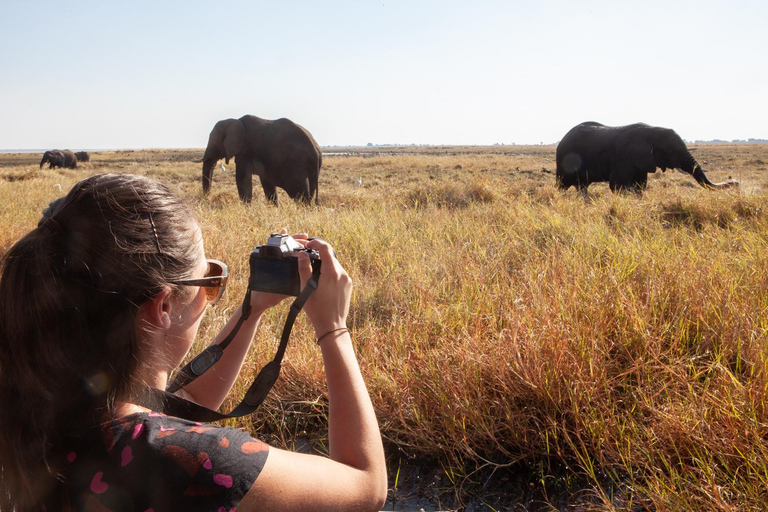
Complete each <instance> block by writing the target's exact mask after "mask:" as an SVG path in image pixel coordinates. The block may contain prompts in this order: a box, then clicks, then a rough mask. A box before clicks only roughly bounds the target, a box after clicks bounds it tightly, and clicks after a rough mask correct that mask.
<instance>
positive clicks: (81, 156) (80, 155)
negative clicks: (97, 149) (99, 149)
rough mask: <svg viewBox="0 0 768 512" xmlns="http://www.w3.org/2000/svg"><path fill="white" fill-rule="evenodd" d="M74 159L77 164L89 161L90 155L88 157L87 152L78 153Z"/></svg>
mask: <svg viewBox="0 0 768 512" xmlns="http://www.w3.org/2000/svg"><path fill="white" fill-rule="evenodd" d="M75 158H77V161H78V162H90V161H91V155H89V154H88V152H87V151H78V152H77V153H75Z"/></svg>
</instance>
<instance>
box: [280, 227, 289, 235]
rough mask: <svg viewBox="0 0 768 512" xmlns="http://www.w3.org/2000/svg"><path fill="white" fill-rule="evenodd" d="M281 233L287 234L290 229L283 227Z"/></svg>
mask: <svg viewBox="0 0 768 512" xmlns="http://www.w3.org/2000/svg"><path fill="white" fill-rule="evenodd" d="M280 234H281V235H287V234H288V230H287V229H285V228H281V229H280Z"/></svg>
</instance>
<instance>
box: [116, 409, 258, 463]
mask: <svg viewBox="0 0 768 512" xmlns="http://www.w3.org/2000/svg"><path fill="white" fill-rule="evenodd" d="M110 430H111V431H112V433H113V437H114V442H113V443H108V444H112V445H113V446H114V445H115V444H124V443H125V442H126V441H128V442H141V443H143V444H147V445H150V446H156V447H157V448H158V449H161V450H162V449H164V448H166V447H168V446H186V447H188V448H194V447H196V448H197V449H200V450H202V449H205V450H206V453H209V454H210V453H215V454H218V455H223V456H227V455H230V456H235V455H254V454H258V453H261V452H265V453H266V452H267V451H269V446H268V445H267V444H266V443H264V442H262V441H259V440H258V439H254V438H253V437H251V435H250V434H248V433H247V432H246V431H245V430H243V429H239V428H233V427H228V426H221V425H214V424H210V423H199V422H195V421H190V420H186V419H184V418H178V417H175V416H168V415H165V414H162V413H157V412H149V413H137V414H132V415H130V416H126V417H123V418H119V419H117V420H115V421H113V422H112V424H111V425H110ZM119 441H122V442H119Z"/></svg>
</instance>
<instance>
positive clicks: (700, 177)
mask: <svg viewBox="0 0 768 512" xmlns="http://www.w3.org/2000/svg"><path fill="white" fill-rule="evenodd" d="M555 159H556V162H557V172H556V176H557V185H558V187H559V188H561V189H563V190H566V189H568V188H569V187H570V186H572V185H573V186H575V187H576V189H577V190H578V191H579V192H580V193H582V194H583V195H586V193H587V187H588V186H589V184H590V183H595V182H599V181H607V182H608V184H609V186H610V188H611V190H613V191H618V190H631V191H634V192H637V193H642V190H643V189H645V187H646V184H647V183H648V173H651V172H656V168H657V167H658V168H660V169H661V170H662V171H666V170H667V169H677V170H678V171H681V172H685V173H688V174H691V175H693V178H694V179H695V180H696V181H697V182H698V183H699V184H700V185H701V186H703V187H706V188H715V187H729V186H734V185H738V182H737V181H736V180H732V179H729V180H728V181H726V182H723V183H712V182H711V181H709V180H708V179H707V176H706V175H705V174H704V170H703V169H702V168H701V166H700V165H699V164H698V163H697V162H696V160H695V159H694V158H693V156H691V153H690V152H689V151H688V148H687V147H686V145H685V142H683V139H681V138H680V136H679V135H678V134H677V133H675V131H674V130H670V129H669V128H659V127H656V126H649V125H647V124H643V123H637V124H631V125H628V126H605V125H602V124H600V123H594V122H588V123H582V124H580V125H578V126H575V127H574V128H572V129H571V130H570V131H569V132H568V133H567V134H565V137H563V140H561V141H560V143H559V144H558V145H557V152H556V156H555Z"/></svg>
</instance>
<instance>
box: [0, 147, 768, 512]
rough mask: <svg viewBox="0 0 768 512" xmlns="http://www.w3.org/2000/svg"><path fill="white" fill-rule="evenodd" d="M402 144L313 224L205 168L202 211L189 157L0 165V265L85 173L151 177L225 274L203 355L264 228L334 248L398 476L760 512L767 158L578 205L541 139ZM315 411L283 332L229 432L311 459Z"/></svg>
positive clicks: (767, 154)
mask: <svg viewBox="0 0 768 512" xmlns="http://www.w3.org/2000/svg"><path fill="white" fill-rule="evenodd" d="M412 149H413V148H396V149H393V150H392V151H391V152H389V153H387V154H368V155H349V156H326V157H325V158H324V167H323V170H322V172H321V179H320V200H321V203H322V204H321V206H320V207H310V208H306V207H301V206H299V205H296V204H294V203H292V202H291V201H290V200H288V198H287V197H286V196H285V195H284V194H282V192H281V194H282V195H281V197H280V199H281V201H282V204H281V206H280V207H279V208H274V207H272V206H269V205H268V204H267V203H266V202H265V201H264V200H263V195H262V194H261V191H260V190H259V187H258V184H256V188H255V190H254V198H255V200H254V203H253V204H252V205H250V206H243V205H241V204H240V203H239V201H238V200H237V193H236V190H235V185H234V178H233V175H232V169H230V170H228V171H227V172H226V173H224V172H221V171H220V170H219V169H216V171H215V173H214V184H213V188H212V191H211V193H210V194H209V195H208V196H203V195H202V193H201V191H200V164H193V163H191V162H190V161H189V160H191V158H192V157H193V156H199V155H197V154H196V153H194V152H184V151H155V152H113V153H107V152H105V153H96V154H94V155H92V162H91V163H90V164H86V165H84V166H83V168H82V169H80V170H59V169H57V170H37V163H36V162H34V159H31V160H30V162H31V163H25V162H26V161H25V160H24V157H23V156H4V157H0V166H2V167H0V226H2V229H0V251H2V252H4V251H6V250H7V248H8V247H9V246H10V245H11V244H12V243H13V242H14V241H15V240H16V239H17V238H18V237H19V236H20V235H21V234H23V233H24V232H26V231H27V230H29V229H31V228H32V227H34V226H35V224H36V222H37V220H38V219H39V214H40V211H41V210H42V208H43V207H44V206H45V205H47V203H48V202H49V201H50V200H52V199H54V198H55V197H58V196H59V195H61V194H63V193H64V192H66V191H67V190H68V189H69V188H70V187H71V185H72V184H74V183H75V182H76V181H77V180H79V179H81V178H82V177H83V176H85V175H87V174H91V173H95V172H133V173H140V174H146V175H150V176H153V177H156V178H158V179H160V180H162V181H164V182H166V183H168V184H169V185H170V186H171V187H172V188H173V190H174V191H176V192H177V193H178V194H180V195H182V196H183V197H185V198H186V200H187V201H189V203H190V204H191V205H193V207H194V209H195V212H196V215H197V219H198V220H199V222H200V224H201V226H202V229H203V232H204V234H205V239H206V252H207V254H208V255H209V257H215V258H219V259H222V260H224V261H226V262H227V263H228V264H229V265H230V269H231V275H232V278H231V281H230V283H231V284H230V286H229V289H228V291H227V294H225V297H224V299H223V300H222V301H221V302H220V303H219V304H217V305H216V306H215V307H213V308H212V309H211V310H210V311H209V313H208V315H207V317H206V320H205V321H204V323H203V326H202V329H201V333H200V339H199V346H198V347H197V348H198V349H199V348H201V347H202V346H203V345H204V344H205V343H207V341H208V340H210V339H211V338H212V337H213V335H214V334H215V333H216V332H218V330H219V329H221V328H222V326H223V325H224V323H225V321H226V319H227V318H228V317H229V316H230V315H231V314H232V311H233V310H234V309H235V308H236V307H237V305H238V304H239V302H240V300H241V298H242V296H243V294H244V293H245V289H246V285H247V278H248V273H249V269H248V256H249V254H250V252H251V250H252V249H253V247H255V246H256V245H258V244H259V243H262V242H263V241H264V240H265V238H266V237H267V235H268V234H269V233H270V232H272V231H275V230H277V229H279V228H281V227H286V228H288V230H289V231H290V232H307V233H310V234H312V235H314V236H319V237H322V238H324V239H326V240H328V241H329V242H331V243H332V244H333V245H334V247H335V249H336V252H337V255H338V257H339V259H340V261H341V262H342V263H343V265H344V266H345V267H346V268H347V270H348V271H349V273H350V274H351V276H352V277H353V280H354V282H355V289H354V296H353V301H352V308H351V315H350V319H349V323H350V328H351V330H352V332H353V339H354V341H355V343H356V346H357V351H358V355H359V358H360V361H361V365H362V368H363V373H364V375H365V377H366V380H367V382H368V386H369V390H370V393H371V395H372V397H373V401H374V405H375V408H376V411H377V413H378V416H379V420H380V424H381V429H382V433H383V435H384V437H385V439H386V440H387V442H388V448H387V450H388V456H389V457H390V462H391V463H392V465H393V467H397V464H398V460H399V459H400V458H406V457H408V456H420V457H422V456H423V457H431V458H434V459H435V460H437V461H439V462H440V463H441V464H442V465H443V467H445V468H447V469H446V471H447V472H451V473H452V474H464V475H466V474H469V473H470V472H471V471H472V470H473V469H477V468H478V467H482V466H491V467H493V466H496V467H505V466H510V465H512V466H514V467H516V468H518V469H519V468H520V467H529V468H539V469H538V470H537V473H536V475H537V476H536V477H535V478H532V480H531V485H532V486H534V485H542V486H544V487H546V479H547V477H548V475H551V474H554V472H555V469H554V468H555V467H561V468H566V469H565V471H566V472H568V473H572V474H574V475H577V476H578V478H579V481H580V482H581V484H580V487H579V489H571V490H573V491H576V490H580V491H586V492H587V494H588V495H589V496H590V499H589V501H590V503H591V506H592V507H594V508H596V509H604V510H614V509H615V510H632V509H644V508H648V509H657V510H762V509H764V507H765V503H768V408H767V407H766V404H767V402H766V400H767V393H768V250H767V249H768V203H766V199H767V198H768V192H767V190H768V176H767V175H766V163H765V162H767V161H768V146H765V145H749V146H747V145H740V146H731V145H712V146H699V147H697V148H696V149H695V152H694V155H695V156H696V157H697V159H698V160H699V161H700V162H702V163H703V166H704V168H705V169H707V170H709V176H710V178H711V179H712V181H723V180H724V179H727V178H728V177H729V176H733V177H734V178H736V179H738V180H740V181H741V186H740V187H739V188H738V189H730V190H725V191H710V190H704V189H702V188H700V187H699V186H698V185H696V184H695V182H694V181H693V180H692V178H691V177H690V176H683V175H681V174H677V173H674V174H673V173H666V174H662V173H661V172H658V173H657V174H655V175H651V177H650V180H649V188H648V190H647V191H646V193H645V194H644V196H643V197H642V198H638V197H636V196H634V195H614V194H612V193H610V192H609V191H608V189H607V186H606V185H604V184H598V185H593V186H592V187H591V198H592V200H591V202H589V203H585V202H584V201H582V200H581V199H580V198H579V197H577V195H576V194H575V192H574V191H573V190H571V191H569V192H566V193H562V192H560V191H558V190H556V189H555V187H554V174H553V173H550V172H545V170H542V168H548V169H550V170H552V171H553V170H554V147H547V146H544V147H538V146H537V147H493V148H482V149H480V148H440V150H434V149H433V150H432V151H430V152H425V151H422V152H421V153H418V152H417V153H418V154H409V153H408V151H411V150H412ZM417 149H418V148H417ZM406 150H408V151H406ZM37 158H38V159H39V156H37ZM38 161H39V160H38ZM232 167H233V166H232ZM358 180H359V181H360V182H361V183H360V185H355V182H356V181H358ZM59 189H61V190H59ZM286 307H287V305H286V306H281V307H279V308H277V309H276V310H275V311H272V312H270V313H269V314H268V315H267V316H266V317H265V318H264V321H263V324H262V327H261V329H260V330H259V333H258V334H257V339H256V341H255V342H254V344H253V348H252V350H251V353H250V355H249V358H248V361H247V363H246V366H245V370H244V371H243V375H241V379H240V381H239V383H238V385H237V387H236V389H235V391H234V392H233V394H232V395H233V396H232V400H231V402H230V403H229V404H228V406H229V407H231V406H232V404H233V403H235V399H238V398H239V396H242V393H243V392H244V389H245V386H247V385H248V383H249V382H250V379H251V378H252V377H253V374H254V372H256V371H258V370H259V369H260V368H261V366H262V365H263V364H265V363H266V362H267V361H268V360H269V359H270V358H271V357H272V355H273V351H274V349H275V347H276V344H277V340H278V339H279V335H280V330H281V329H282V321H283V318H284V315H285V313H286ZM300 320H303V319H300ZM326 412H327V409H326V401H325V388H324V385H323V374H322V365H321V361H320V357H319V354H318V351H317V347H316V345H315V344H314V340H313V339H312V334H311V329H310V328H309V326H308V325H307V324H306V323H305V322H303V321H299V322H298V324H297V326H296V328H295V329H294V334H293V338H292V342H291V345H290V346H289V348H288V351H287V361H286V362H285V363H284V367H283V373H282V375H281V378H280V381H279V382H278V384H277V385H276V387H275V389H274V390H273V392H272V393H271V395H270V397H269V399H268V401H267V402H266V403H265V406H264V407H263V408H262V411H260V413H259V414H257V415H255V416H254V417H251V418H246V419H243V420H240V421H237V422H233V424H235V425H238V426H243V427H245V428H248V429H249V430H250V431H251V432H253V433H254V434H255V435H262V436H264V437H267V438H268V439H270V440H271V441H272V442H275V443H277V444H281V445H284V446H288V447H293V446H297V445H298V444H299V443H302V442H303V440H304V439H305V438H309V439H310V440H312V441H314V442H316V443H319V446H321V447H322V440H323V435H324V432H323V425H324V422H323V421H318V420H322V419H323V418H324V416H325V414H326ZM321 449H322V448H321ZM559 471H560V472H561V473H562V471H563V470H559Z"/></svg>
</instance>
